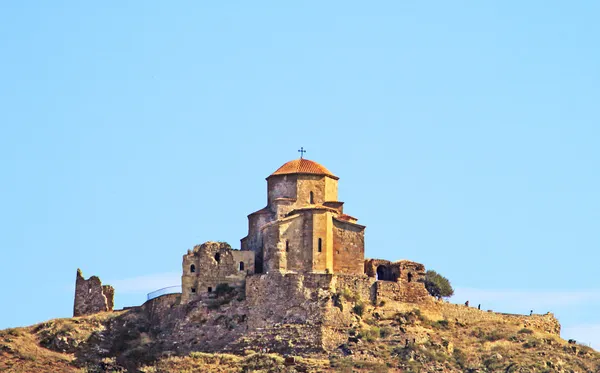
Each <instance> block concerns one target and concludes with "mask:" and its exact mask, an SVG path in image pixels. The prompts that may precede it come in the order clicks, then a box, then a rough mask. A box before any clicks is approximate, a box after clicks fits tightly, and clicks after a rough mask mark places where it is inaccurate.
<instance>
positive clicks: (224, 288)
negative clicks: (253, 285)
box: [215, 284, 235, 297]
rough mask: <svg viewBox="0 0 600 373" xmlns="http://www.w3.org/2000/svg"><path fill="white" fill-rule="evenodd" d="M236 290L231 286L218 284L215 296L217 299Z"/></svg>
mask: <svg viewBox="0 0 600 373" xmlns="http://www.w3.org/2000/svg"><path fill="white" fill-rule="evenodd" d="M234 289H235V288H233V287H231V286H229V284H218V285H217V288H216V289H215V294H217V297H219V296H221V295H225V294H229V293H231V292H232V291H233V290H234Z"/></svg>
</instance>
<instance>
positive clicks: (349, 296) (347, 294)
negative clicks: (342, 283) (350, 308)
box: [340, 288, 360, 302]
mask: <svg viewBox="0 0 600 373" xmlns="http://www.w3.org/2000/svg"><path fill="white" fill-rule="evenodd" d="M340 295H341V296H342V297H343V298H344V299H345V300H346V302H356V301H358V300H359V299H360V297H359V296H358V295H357V294H355V293H352V291H350V289H348V288H344V289H343V290H342V293H341V294H340Z"/></svg>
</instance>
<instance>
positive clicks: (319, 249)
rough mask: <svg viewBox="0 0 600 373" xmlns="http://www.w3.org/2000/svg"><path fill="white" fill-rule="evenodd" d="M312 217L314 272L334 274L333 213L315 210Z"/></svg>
mask: <svg viewBox="0 0 600 373" xmlns="http://www.w3.org/2000/svg"><path fill="white" fill-rule="evenodd" d="M312 215H313V226H312V232H313V239H312V253H313V266H312V268H313V270H314V271H321V272H326V271H329V273H333V257H332V252H331V251H332V247H333V234H332V230H331V213H330V212H329V211H326V210H314V211H312Z"/></svg>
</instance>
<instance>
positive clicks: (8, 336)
mask: <svg viewBox="0 0 600 373" xmlns="http://www.w3.org/2000/svg"><path fill="white" fill-rule="evenodd" d="M391 303H392V302H388V303H386V304H385V307H383V306H382V307H377V308H373V307H371V306H368V307H366V308H365V313H364V315H363V317H361V318H357V320H360V321H358V323H357V325H355V327H354V328H353V330H352V332H350V331H348V337H351V338H350V339H349V340H348V342H347V343H345V344H344V348H340V349H336V350H335V351H333V352H332V353H331V354H329V355H328V356H305V357H299V356H296V357H294V359H293V360H294V361H293V363H292V362H290V361H288V362H287V363H286V360H285V359H284V357H282V356H281V355H278V354H262V353H255V352H253V351H248V353H247V354H245V355H244V356H238V355H231V354H208V353H202V352H193V353H191V354H190V355H189V356H180V357H165V358H162V359H159V360H158V361H157V362H156V363H146V365H145V366H144V367H143V368H141V371H143V372H146V373H163V372H204V373H242V372H256V373H261V372H263V373H266V372H282V373H283V372H285V373H292V372H306V373H317V372H346V373H351V372H354V373H358V372H360V373H366V372H375V373H384V372H389V373H392V372H426V371H440V372H445V373H449V372H464V371H469V370H477V371H485V372H515V371H523V372H525V371H527V372H554V371H564V372H568V371H573V372H588V371H589V372H594V371H598V370H599V368H600V354H598V353H597V352H596V351H594V350H593V349H591V348H589V347H586V346H581V345H572V344H568V343H567V342H566V341H564V340H562V339H560V338H559V337H557V336H555V335H552V334H547V333H543V332H540V331H537V330H530V329H525V328H523V326H522V325H520V324H518V323H511V322H507V323H503V322H498V321H472V322H469V323H468V325H466V324H463V323H461V322H457V320H445V319H443V318H440V316H439V314H436V313H435V312H428V311H427V310H419V309H415V306H414V305H406V304H404V305H401V306H398V305H392V304H391ZM388 305H391V306H392V307H394V308H391V307H389V306H388ZM123 316H125V319H126V321H127V322H126V323H125V324H123V325H126V326H124V327H125V329H124V332H127V335H126V336H128V338H129V339H126V338H124V336H123V335H122V334H119V333H120V332H119V333H116V334H112V335H113V337H111V338H113V339H110V340H109V342H110V343H111V344H112V346H113V347H114V349H115V352H114V353H115V354H117V353H118V354H120V355H115V356H113V355H110V356H112V357H108V358H107V357H104V358H103V357H100V356H92V358H91V359H90V360H86V361H85V362H86V363H87V362H88V361H91V362H94V364H96V365H97V366H94V365H91V366H90V367H89V368H88V369H87V370H86V369H81V368H78V367H77V364H81V363H82V361H81V360H79V359H80V357H81V351H82V350H81V349H82V348H84V345H83V344H79V343H83V342H84V341H87V340H88V339H89V338H90V336H93V335H94V333H95V332H98V331H102V330H104V328H106V324H107V322H108V321H111V320H112V318H114V317H119V314H118V313H116V314H99V315H93V316H87V317H80V318H72V319H56V320H51V321H48V322H45V323H41V324H38V325H35V326H32V327H27V328H15V329H6V330H3V331H0V371H1V372H13V373H25V372H27V373H29V372H42V373H45V372H53V373H54V372H66V373H71V372H77V373H95V372H99V371H102V370H99V369H100V366H103V367H104V368H102V369H105V368H106V367H109V369H108V370H107V371H109V372H110V371H111V369H110V367H113V366H117V364H116V359H117V356H120V358H121V359H122V358H125V359H128V360H127V361H129V362H130V363H131V364H134V365H135V364H138V366H139V365H143V363H140V362H141V361H143V359H139V356H138V355H136V354H135V353H138V352H139V353H141V354H146V355H148V354H149V347H148V346H150V345H151V344H152V337H151V336H150V335H149V333H148V332H147V331H145V330H139V327H140V325H137V324H136V320H137V319H136V317H137V316H136V314H126V315H123ZM121 321H123V320H121ZM137 322H138V324H139V323H140V321H137ZM132 323H133V324H132ZM117 324H118V325H121V324H120V323H113V324H111V325H113V329H114V328H116V325H117ZM132 325H133V326H132ZM136 327H137V329H136ZM134 329H135V330H134ZM107 330H108V329H107ZM133 332H135V333H133ZM119 338H122V339H123V338H124V339H123V340H121V341H119ZM357 339H358V340H359V342H355V341H356V340H357ZM57 340H58V341H67V342H68V343H66V345H65V346H66V348H67V349H70V348H72V347H73V346H76V347H74V350H75V353H73V351H70V350H69V351H67V352H66V353H60V352H56V351H57V350H60V348H61V345H58V346H57V342H56V341H57ZM407 340H409V343H408V344H406V341H407ZM119 343H121V344H122V346H121V347H119ZM91 347H92V348H91V349H90V346H87V348H88V350H86V353H89V351H94V346H91ZM96 347H97V346H96ZM134 352H135V353H134ZM158 352H159V353H161V351H158ZM111 353H112V352H111ZM76 356H77V358H76ZM144 356H145V355H144ZM146 361H153V360H151V359H150V360H146ZM81 366H83V365H81Z"/></svg>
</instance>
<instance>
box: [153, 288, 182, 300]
mask: <svg viewBox="0 0 600 373" xmlns="http://www.w3.org/2000/svg"><path fill="white" fill-rule="evenodd" d="M165 294H181V285H177V286H168V287H166V288H162V289H158V290H155V291H153V292H151V293H148V299H147V300H150V299H154V298H157V297H160V296H161V295H165Z"/></svg>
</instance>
